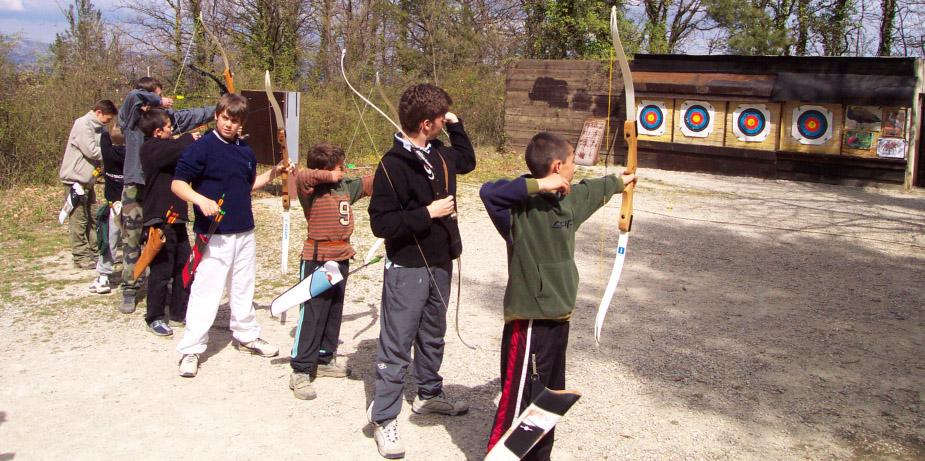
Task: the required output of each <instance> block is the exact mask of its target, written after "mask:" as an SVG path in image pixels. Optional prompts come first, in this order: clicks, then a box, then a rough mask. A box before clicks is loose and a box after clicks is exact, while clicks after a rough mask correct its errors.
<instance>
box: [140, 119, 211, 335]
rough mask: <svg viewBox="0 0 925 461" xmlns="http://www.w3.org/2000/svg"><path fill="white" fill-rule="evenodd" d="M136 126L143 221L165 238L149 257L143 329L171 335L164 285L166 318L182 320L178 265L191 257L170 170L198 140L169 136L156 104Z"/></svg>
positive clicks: (185, 214)
mask: <svg viewBox="0 0 925 461" xmlns="http://www.w3.org/2000/svg"><path fill="white" fill-rule="evenodd" d="M138 127H139V128H140V129H141V131H142V133H144V135H145V140H144V143H143V144H142V145H141V152H140V153H139V157H140V159H141V166H142V169H143V170H144V176H145V185H146V187H147V191H146V193H145V196H144V200H143V201H142V204H141V209H142V220H143V223H144V226H145V228H146V229H147V231H148V238H156V236H155V234H156V233H157V229H160V230H162V231H163V232H164V237H166V242H165V243H164V246H163V248H161V250H160V251H159V252H158V253H157V255H156V256H155V257H154V259H152V260H151V265H150V268H151V275H150V277H149V278H148V312H147V313H146V314H145V323H146V324H147V325H148V330H150V331H151V332H152V333H154V334H155V335H157V336H171V335H173V330H172V329H171V328H170V325H169V324H168V323H166V322H164V307H165V305H166V304H167V284H168V283H169V282H170V279H171V277H173V285H172V289H171V292H170V322H171V323H173V324H174V325H177V326H179V325H182V322H184V321H185V319H186V306H187V303H188V301H189V289H187V288H185V287H184V286H183V277H182V274H183V267H184V265H185V264H186V260H187V259H189V255H190V251H191V249H190V243H189V237H188V236H187V234H186V222H187V221H189V211H188V207H187V205H186V202H185V201H183V200H181V199H180V198H179V197H177V196H176V195H175V194H174V193H173V192H172V191H171V190H170V185H171V183H172V182H173V173H174V169H176V167H177V161H178V160H180V155H181V154H182V153H183V151H184V150H185V149H186V148H187V146H189V145H190V144H192V143H193V141H195V140H196V139H198V138H199V134H198V133H196V134H192V133H186V134H184V135H183V136H180V138H179V139H172V138H171V136H172V135H173V128H172V124H171V122H170V117H169V116H168V114H167V111H166V110H164V109H160V108H151V109H148V110H147V111H146V112H144V113H143V114H142V115H141V120H139V122H138ZM171 208H172V209H173V213H176V218H175V220H174V218H171V219H170V220H171V221H173V222H172V223H170V222H168V216H167V213H168V212H169V211H170V210H171Z"/></svg>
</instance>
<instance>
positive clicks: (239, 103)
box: [215, 93, 247, 123]
mask: <svg viewBox="0 0 925 461" xmlns="http://www.w3.org/2000/svg"><path fill="white" fill-rule="evenodd" d="M226 111H227V112H228V115H229V116H230V117H231V118H237V119H240V120H241V123H244V120H246V119H247V98H245V97H244V96H241V95H239V94H236V93H225V94H223V95H222V97H221V98H218V103H217V104H215V115H221V113H222V112H226Z"/></svg>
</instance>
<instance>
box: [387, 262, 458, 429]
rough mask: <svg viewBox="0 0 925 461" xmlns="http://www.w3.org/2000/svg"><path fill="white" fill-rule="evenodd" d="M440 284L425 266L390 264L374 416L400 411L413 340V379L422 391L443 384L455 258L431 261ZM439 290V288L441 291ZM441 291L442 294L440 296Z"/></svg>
mask: <svg viewBox="0 0 925 461" xmlns="http://www.w3.org/2000/svg"><path fill="white" fill-rule="evenodd" d="M430 271H431V272H432V273H433V276H434V280H436V282H437V283H436V286H435V285H434V283H433V281H432V280H431V278H430V274H429V273H428V271H427V268H426V267H397V266H391V267H388V268H386V269H385V276H384V277H383V283H382V314H381V316H380V322H379V350H378V352H377V354H376V397H375V399H374V400H373V408H372V415H371V416H372V418H371V419H372V421H373V422H376V423H379V422H383V421H388V420H391V419H395V418H396V417H398V413H399V412H401V403H402V402H401V400H402V394H403V393H404V390H405V372H406V370H407V369H408V364H409V363H410V362H411V346H412V345H413V346H414V382H415V384H416V385H417V388H418V394H419V395H424V396H428V397H431V396H436V395H437V394H439V393H440V391H441V390H442V389H443V377H442V376H440V374H439V371H440V364H441V363H442V362H443V346H444V342H443V336H444V335H445V334H446V309H447V307H446V304H445V300H447V299H448V298H449V296H450V280H451V278H452V276H453V263H452V262H447V263H445V264H441V265H438V266H431V267H430ZM438 290H439V291H438ZM441 295H442V296H441Z"/></svg>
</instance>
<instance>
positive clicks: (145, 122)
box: [138, 107, 170, 136]
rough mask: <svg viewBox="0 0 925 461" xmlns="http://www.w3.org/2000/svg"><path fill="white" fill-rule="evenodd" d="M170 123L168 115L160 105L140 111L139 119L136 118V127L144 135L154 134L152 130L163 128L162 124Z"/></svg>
mask: <svg viewBox="0 0 925 461" xmlns="http://www.w3.org/2000/svg"><path fill="white" fill-rule="evenodd" d="M168 123H170V116H168V115H167V111H166V110H164V109H161V108H160V107H152V108H150V109H148V110H146V111H144V112H142V113H141V119H139V120H138V129H139V130H141V132H142V133H144V134H145V136H154V130H156V129H158V128H164V125H167V124H168Z"/></svg>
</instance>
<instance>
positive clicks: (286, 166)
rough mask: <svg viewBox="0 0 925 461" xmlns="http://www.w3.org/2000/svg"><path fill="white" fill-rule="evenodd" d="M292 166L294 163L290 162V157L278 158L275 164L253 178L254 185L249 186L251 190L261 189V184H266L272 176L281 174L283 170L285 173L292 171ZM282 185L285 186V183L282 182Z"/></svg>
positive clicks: (293, 166)
mask: <svg viewBox="0 0 925 461" xmlns="http://www.w3.org/2000/svg"><path fill="white" fill-rule="evenodd" d="M294 168H295V164H294V163H292V159H290V158H285V159H283V160H280V161H279V163H277V164H276V166H274V167H273V168H270V169H269V170H267V171H264V172H263V173H260V174H259V175H257V177H256V178H254V185H253V186H252V187H251V190H252V191H255V190H257V189H261V188H262V187H263V186H266V185H267V183H269V182H270V181H271V180H272V179H273V178H275V177H277V176H279V175H281V174H282V173H283V171H285V172H286V173H292V170H293V169H294ZM283 187H286V185H285V184H284V185H283Z"/></svg>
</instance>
